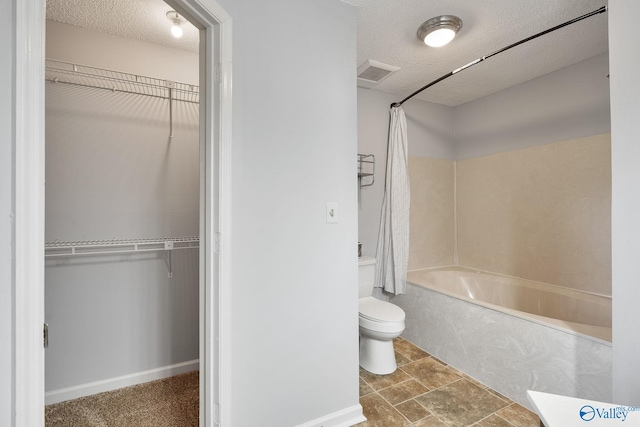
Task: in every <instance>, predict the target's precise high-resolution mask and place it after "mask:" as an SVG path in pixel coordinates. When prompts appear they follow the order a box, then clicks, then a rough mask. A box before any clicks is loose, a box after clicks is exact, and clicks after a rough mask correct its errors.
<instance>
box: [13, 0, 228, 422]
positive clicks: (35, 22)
mask: <svg viewBox="0 0 640 427" xmlns="http://www.w3.org/2000/svg"><path fill="white" fill-rule="evenodd" d="M167 3H168V4H170V5H172V6H173V7H175V8H176V10H177V11H178V12H181V13H182V14H184V15H185V16H188V17H190V18H191V20H192V23H193V24H194V25H196V26H197V27H198V28H200V40H201V42H200V86H201V88H204V95H205V96H204V97H202V95H201V104H200V126H201V128H200V129H201V130H200V280H199V289H200V290H199V294H200V381H201V382H200V384H201V386H200V425H201V426H206V427H209V426H214V425H225V426H226V425H230V421H229V419H228V414H229V413H230V410H229V407H230V402H229V400H228V399H229V396H230V393H229V391H230V378H229V374H228V373H229V372H230V369H225V368H226V367H227V366H228V364H229V361H230V357H229V356H230V355H229V354H228V352H229V350H230V347H229V345H228V344H227V343H228V341H229V336H230V331H231V325H230V321H229V319H230V313H229V310H228V307H230V306H231V304H230V292H229V291H230V248H231V233H230V231H231V223H230V219H231V142H232V138H231V113H232V106H231V88H232V85H231V77H232V75H231V64H232V56H231V50H232V42H231V35H232V21H231V16H230V15H229V14H228V13H227V12H226V11H225V10H224V9H223V8H222V6H221V5H220V4H219V3H218V2H217V1H216V0H169V1H167ZM13 6H14V8H15V9H14V13H15V15H14V17H13V22H14V24H15V26H14V39H13V50H14V52H13V53H14V56H13V58H12V59H13V60H14V62H13V76H12V80H13V86H14V98H13V100H12V104H13V126H14V129H13V134H14V141H13V171H12V172H13V178H14V184H13V200H12V203H13V215H12V218H11V221H12V223H13V236H12V237H13V238H12V243H13V244H12V255H13V260H12V268H13V274H12V290H13V307H14V309H13V313H12V314H13V315H12V318H13V325H12V333H13V337H12V343H13V346H12V347H13V363H14V367H13V375H12V376H13V377H12V389H13V398H12V407H13V408H12V409H13V415H12V425H13V426H14V427H33V426H38V425H40V426H43V425H44V348H43V341H42V333H43V324H44V214H45V212H44V195H45V187H44V176H45V169H44V165H45V145H44V124H45V113H44V100H45V95H44V58H45V23H46V3H45V0H28V1H18V0H13ZM203 58H204V60H203ZM203 101H204V102H203ZM221 408H224V410H222V409H221Z"/></svg>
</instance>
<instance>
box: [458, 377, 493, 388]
mask: <svg viewBox="0 0 640 427" xmlns="http://www.w3.org/2000/svg"><path fill="white" fill-rule="evenodd" d="M462 378H464V379H466V380H468V381H470V382H472V383H473V384H475V385H477V386H478V387H480V388H488V387H487V386H486V385H485V384H482V383H481V382H480V381H478V380H476V379H475V378H473V377H470V376H469V375H467V374H462Z"/></svg>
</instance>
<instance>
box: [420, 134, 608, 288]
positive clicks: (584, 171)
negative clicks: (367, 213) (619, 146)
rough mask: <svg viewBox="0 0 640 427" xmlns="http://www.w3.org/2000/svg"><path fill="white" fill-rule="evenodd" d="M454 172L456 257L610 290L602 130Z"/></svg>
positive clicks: (463, 164) (462, 165)
mask: <svg viewBox="0 0 640 427" xmlns="http://www.w3.org/2000/svg"><path fill="white" fill-rule="evenodd" d="M456 179H457V211H458V212H457V215H458V224H457V226H458V230H457V234H458V236H457V244H458V254H459V264H460V265H463V266H466V267H472V268H478V269H481V270H486V271H491V272H496V273H500V274H506V275H510V276H516V277H522V278H526V279H532V280H537V281H541V282H546V283H551V284H557V285H561V286H566V287H570V288H575V289H580V290H583V291H588V292H595V293H600V294H605V295H611V138H610V135H609V134H605V135H596V136H591V137H585V138H580V139H574V140H569V141H562V142H557V143H553V144H548V145H542V146H537V147H531V148H526V149H522V150H516V151H510V152H505V153H499V154H494V155H490V156H483V157H477V158H471V159H466V160H461V161H458V162H457V176H456ZM411 190H412V192H413V187H412V189H411ZM412 197H413V194H412ZM412 203H413V198H412ZM412 209H413V206H412ZM412 214H413V210H412ZM412 227H413V222H412ZM413 236H414V230H413V229H412V235H411V237H412V238H413ZM412 250H413V247H412ZM414 255H416V256H417V254H411V256H414ZM411 256H410V259H411ZM410 267H411V264H410Z"/></svg>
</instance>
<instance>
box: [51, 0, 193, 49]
mask: <svg viewBox="0 0 640 427" xmlns="http://www.w3.org/2000/svg"><path fill="white" fill-rule="evenodd" d="M170 10H173V8H172V7H170V6H169V5H167V4H166V3H165V2H163V1H162V0H47V19H52V20H54V21H58V22H62V23H65V24H71V25H75V26H77V27H83V28H87V29H90V30H95V31H100V32H103V33H109V34H114V35H117V36H122V37H126V38H131V39H137V40H142V41H146V42H150V43H156V44H160V45H164V46H168V47H171V48H174V49H182V50H188V51H190V52H194V53H197V52H198V45H199V33H198V29H197V28H196V27H194V26H193V25H191V24H190V23H189V22H188V21H186V22H184V23H183V24H182V29H183V32H184V34H183V36H182V37H181V38H179V39H176V38H174V37H173V36H172V35H171V33H170V30H171V25H172V23H171V21H169V19H167V16H166V14H167V12H168V11H170Z"/></svg>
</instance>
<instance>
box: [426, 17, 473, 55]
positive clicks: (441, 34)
mask: <svg viewBox="0 0 640 427" xmlns="http://www.w3.org/2000/svg"><path fill="white" fill-rule="evenodd" d="M460 28H462V19H460V18H458V17H457V16H453V15H441V16H436V17H435V18H431V19H429V20H428V21H425V22H424V23H423V24H422V25H420V28H418V38H419V39H420V41H423V42H424V43H425V44H427V45H428V46H431V47H441V46H444V45H446V44H447V43H449V42H450V41H451V40H453V38H454V37H455V36H456V33H457V32H458V31H459V30H460Z"/></svg>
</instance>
